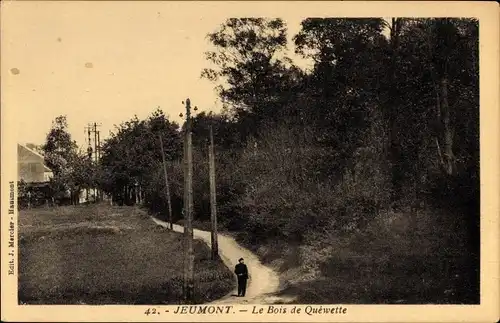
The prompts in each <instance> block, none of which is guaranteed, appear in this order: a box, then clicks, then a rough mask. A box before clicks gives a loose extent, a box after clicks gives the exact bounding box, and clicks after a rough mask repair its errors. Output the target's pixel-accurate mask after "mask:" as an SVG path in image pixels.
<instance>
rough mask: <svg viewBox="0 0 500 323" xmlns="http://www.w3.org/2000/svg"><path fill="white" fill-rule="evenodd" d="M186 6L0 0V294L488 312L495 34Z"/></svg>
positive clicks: (27, 299) (150, 305)
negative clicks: (488, 82)
mask: <svg viewBox="0 0 500 323" xmlns="http://www.w3.org/2000/svg"><path fill="white" fill-rule="evenodd" d="M243 2H245V1H243ZM187 3H188V2H186V3H183V2H182V1H179V2H176V1H165V2H161V1H158V2H144V3H142V4H139V3H138V2H134V1H124V2H119V1H113V2H78V1H75V2H72V1H68V2H50V1H39V2H25V3H24V4H16V5H14V4H13V3H12V2H10V1H7V2H4V3H3V5H2V11H4V9H8V10H5V12H2V39H1V40H2V62H1V63H2V65H1V69H2V74H1V80H2V115H4V113H6V112H5V111H8V115H9V117H6V118H5V119H4V117H2V155H4V149H8V150H9V151H10V152H11V153H12V154H15V156H14V155H13V156H10V157H9V158H10V159H11V160H12V163H13V166H12V167H11V168H9V169H10V170H7V169H6V168H5V167H6V166H5V163H6V162H5V160H7V158H5V159H4V158H2V178H3V181H2V196H4V194H6V195H5V196H7V197H6V200H4V197H2V218H3V219H2V221H3V222H2V228H3V230H2V240H3V241H2V245H4V244H5V245H4V247H5V249H4V247H3V249H2V252H3V256H2V281H4V276H5V277H6V279H9V280H10V279H15V281H14V282H13V284H15V285H12V286H16V287H15V290H9V291H8V292H6V291H4V290H3V288H2V302H3V300H4V297H9V298H12V299H14V301H13V302H14V304H15V306H17V307H16V308H19V309H20V310H21V311H24V310H25V309H27V310H29V309H30V308H33V306H34V305H36V306H44V307H46V308H51V307H50V306H51V305H79V306H85V305H127V306H128V307H126V308H136V307H133V306H130V305H134V306H138V305H142V306H141V307H140V308H141V309H140V310H135V312H136V314H137V315H139V316H141V317H142V319H141V320H142V321H148V320H150V319H151V320H162V319H163V320H166V321H176V320H180V319H182V320H189V319H190V318H189V317H190V315H198V316H197V317H198V319H201V320H205V321H207V320H212V321H213V320H214V319H217V316H220V317H222V316H224V315H226V316H228V317H229V318H228V319H230V318H231V315H237V314H244V315H247V316H248V317H247V318H246V319H245V320H246V321H257V320H262V319H264V320H267V316H262V315H272V316H273V317H274V318H273V320H278V318H276V317H277V316H279V315H281V314H287V315H288V314H290V315H291V314H294V313H295V312H296V315H297V318H299V317H301V316H300V315H305V316H304V317H305V319H308V320H315V319H316V320H344V321H345V320H349V317H348V315H349V312H348V309H349V311H350V310H351V309H350V306H353V305H354V306H355V305H465V306H469V305H477V306H479V305H483V304H484V299H482V297H484V288H485V287H488V286H484V285H483V284H484V282H483V281H482V279H481V272H482V270H484V268H482V266H483V264H484V261H483V260H482V259H483V257H484V255H483V254H482V252H481V246H482V245H483V246H485V243H486V241H489V240H486V238H485V237H484V230H486V229H487V228H485V227H484V225H485V224H486V225H489V226H490V227H492V226H494V225H495V224H496V226H497V227H498V219H497V218H496V217H494V218H493V219H492V220H491V222H489V224H488V223H485V222H484V217H485V216H486V214H485V210H487V209H486V208H485V207H484V204H483V203H482V199H481V196H482V194H484V191H483V190H484V189H487V188H485V185H486V184H484V183H483V181H482V177H481V174H482V172H483V169H482V168H483V167H484V165H482V164H481V163H480V160H481V161H482V160H483V158H484V157H485V155H484V151H481V153H482V155H481V158H480V146H481V142H480V139H481V140H483V137H482V136H483V135H484V132H483V131H482V128H481V127H483V125H481V126H480V110H481V109H484V107H481V109H480V61H481V64H483V61H482V60H481V59H480V48H481V50H482V48H483V44H482V43H481V41H480V32H482V28H490V27H491V26H487V25H485V24H483V23H480V19H479V18H478V17H477V16H475V15H472V14H471V15H470V16H455V15H449V16H446V15H440V16H432V15H429V16H427V17H426V16H414V17H412V15H411V14H406V15H395V14H386V15H380V14H379V15H372V16H367V15H366V14H363V15H359V16H356V15H351V16H341V15H339V16H336V15H335V14H331V15H322V16H319V15H317V14H314V13H312V14H310V15H308V14H307V11H303V12H300V11H297V10H296V11H294V12H293V14H291V13H290V14H287V13H285V11H284V10H283V11H281V12H282V13H281V14H277V13H278V12H280V11H279V10H275V11H273V12H272V13H273V14H272V15H271V14H267V15H266V14H262V13H261V14H259V13H257V12H255V13H252V12H251V11H244V10H240V11H235V10H233V11H228V12H224V11H221V10H215V9H214V10H211V7H210V6H211V5H213V6H214V8H216V6H219V7H217V8H220V6H224V3H212V2H209V1H207V2H191V3H190V4H189V5H188V4H187ZM229 4H231V3H230V2H228V5H229ZM247 4H248V5H251V4H252V3H251V2H247ZM254 4H255V3H254ZM285 4H286V2H278V3H275V4H274V5H275V6H282V5H283V6H284V5H285ZM327 4H328V2H325V5H327ZM311 5H312V4H311ZM337 5H338V4H337V3H335V2H330V3H329V6H330V7H331V8H334V7H335V6H337ZM386 5H388V6H391V4H386ZM189 6H192V7H193V8H198V9H196V10H190V9H189V8H191V7H189ZM309 6H310V5H309ZM233 7H235V8H237V5H236V4H234V3H233ZM307 7H308V6H307V4H305V8H307ZM496 8H497V7H496ZM483 9H484V8H483ZM483 11H484V10H483ZM493 11H494V10H493ZM245 12H247V13H245ZM332 12H333V11H332ZM379 12H380V11H379ZM209 13H210V14H209ZM21 19H22V22H21V21H20V20H21ZM495 19H497V20H498V17H496V18H495ZM496 23H497V24H498V22H496ZM492 26H494V25H492ZM496 26H497V27H498V25H496ZM497 33H498V31H497ZM497 42H498V39H497ZM496 48H497V49H498V45H497V47H496ZM4 53H5V54H4ZM496 55H497V57H496V58H497V60H498V52H497V53H496ZM495 64H497V65H496V67H498V61H497V62H496V63H495ZM492 67H495V66H492ZM481 68H484V67H483V66H482V67H481ZM497 69H498V68H497ZM497 74H498V73H497ZM496 77H498V75H496ZM482 81H483V80H482V79H481V82H482ZM495 82H496V80H494V81H493V83H492V84H493V85H495ZM481 84H483V83H481ZM496 85H498V84H497V83H496ZM497 87H498V86H497ZM497 91H498V89H497ZM481 93H483V92H481ZM481 95H483V94H481ZM494 95H495V94H494ZM497 96H498V95H497ZM483 102H484V101H482V98H481V105H482V104H483ZM492 102H493V101H492ZM495 102H496V101H495ZM496 108H498V107H496ZM482 114H483V110H481V115H482ZM6 127H8V128H6ZM6 129H8V133H9V134H8V135H9V136H10V137H9V138H10V139H9V141H8V142H7V141H5V138H4V136H6ZM480 134H481V136H480ZM497 140H498V138H497ZM6 145H9V146H8V148H6ZM5 151H6V150H5ZM493 154H496V152H493ZM495 156H497V155H495ZM486 158H488V157H486ZM495 158H496V157H495ZM9 162H10V161H9ZM495 162H496V161H495ZM480 164H481V165H480ZM490 164H491V162H490ZM496 167H497V168H498V165H497V166H496ZM4 174H5V176H4ZM491 174H492V175H494V174H498V171H497V170H496V171H495V172H493V173H491ZM495 198H498V196H496V197H495ZM4 202H5V203H4ZM490 202H491V201H490ZM493 210H495V209H493ZM497 211H498V210H497ZM491 215H492V214H491V213H490V214H489V216H490V218H491ZM497 215H498V214H497ZM495 221H496V222H495ZM488 237H489V238H488V239H492V237H491V234H489V235H488ZM493 241H494V243H495V244H494V245H491V243H489V242H488V243H489V244H488V246H490V245H491V248H492V249H491V250H498V247H497V244H498V236H497V237H496V238H495V237H493ZM495 241H496V242H495ZM495 248H496V249H495ZM483 252H484V250H483ZM492 259H493V262H494V261H497V260H495V259H498V258H497V257H496V258H492ZM497 265H498V264H497ZM497 269H498V268H497ZM497 277H498V274H497ZM490 282H493V283H494V282H495V280H493V281H492V280H490ZM496 283H497V284H498V279H497V280H496ZM496 292H498V291H496ZM6 295H8V296H6ZM495 296H496V297H498V295H497V294H495ZM497 300H498V299H497ZM245 305H248V306H247V307H241V309H239V307H238V310H237V309H236V308H237V306H245ZM298 306H300V307H301V310H302V313H300V309H299V307H298ZM353 308H354V307H353ZM352 311H354V309H353V310H352ZM82 313H83V312H82ZM489 313H490V312H489ZM494 313H498V311H497V312H494ZM212 314H213V315H214V316H212V318H211V319H209V317H210V315H212ZM47 315H49V314H47ZM259 315H261V316H259ZM325 315H326V316H328V318H325ZM2 316H3V314H2ZM33 317H36V316H33ZM181 317H182V318H181ZM204 317H205V318H204ZM413 317H415V316H413ZM235 318H236V316H233V319H235ZM39 319H40V317H39ZM46 319H49V320H50V315H49V316H48V317H47V318H46ZM96 319H97V317H96ZM401 319H403V318H401Z"/></svg>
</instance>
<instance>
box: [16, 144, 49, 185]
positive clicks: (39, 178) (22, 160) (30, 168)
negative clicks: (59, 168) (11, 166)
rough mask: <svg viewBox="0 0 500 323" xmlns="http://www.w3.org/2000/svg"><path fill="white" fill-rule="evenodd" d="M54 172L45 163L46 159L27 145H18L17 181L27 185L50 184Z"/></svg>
mask: <svg viewBox="0 0 500 323" xmlns="http://www.w3.org/2000/svg"><path fill="white" fill-rule="evenodd" d="M52 176H53V172H52V170H51V169H50V168H48V167H47V166H46V165H45V163H44V157H43V156H42V155H41V154H39V153H38V152H36V151H35V150H33V149H31V148H28V147H27V146H25V145H22V144H17V179H18V181H21V180H22V181H24V182H26V183H44V182H48V181H49V180H50V179H51V178H52Z"/></svg>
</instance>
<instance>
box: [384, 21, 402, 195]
mask: <svg viewBox="0 0 500 323" xmlns="http://www.w3.org/2000/svg"><path fill="white" fill-rule="evenodd" d="M401 23H402V21H401V18H392V26H391V39H390V41H391V50H392V56H391V63H390V68H389V78H390V79H389V93H388V94H389V96H388V99H389V100H387V107H386V109H387V111H386V114H387V116H386V117H387V120H388V124H387V126H388V128H389V140H388V144H389V149H388V156H389V160H390V162H391V175H392V176H391V178H392V186H393V196H392V199H393V201H394V200H397V199H398V198H399V197H400V196H401V189H402V182H401V181H402V176H401V174H402V168H401V163H402V160H401V151H400V142H399V140H400V138H399V135H398V134H399V129H398V120H397V115H398V109H399V97H400V94H399V91H398V87H397V80H396V69H397V56H398V50H399V33H400V29H401Z"/></svg>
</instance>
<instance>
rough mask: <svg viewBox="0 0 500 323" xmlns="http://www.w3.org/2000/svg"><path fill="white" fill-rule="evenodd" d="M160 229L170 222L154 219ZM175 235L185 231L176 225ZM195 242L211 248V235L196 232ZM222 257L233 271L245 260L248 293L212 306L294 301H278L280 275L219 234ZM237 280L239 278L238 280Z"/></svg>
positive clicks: (231, 240) (280, 299)
mask: <svg viewBox="0 0 500 323" xmlns="http://www.w3.org/2000/svg"><path fill="white" fill-rule="evenodd" d="M152 219H153V221H154V222H156V223H157V224H158V225H161V226H163V227H166V228H168V227H169V225H168V223H167V222H164V221H161V220H158V219H156V218H152ZM174 231H176V232H181V233H182V232H184V227H182V226H180V225H177V224H174ZM193 234H194V238H195V239H201V240H203V241H204V242H205V243H206V244H207V245H208V246H209V247H210V246H211V242H210V232H209V231H202V230H197V229H194V233H193ZM218 237H219V239H218V242H219V255H220V257H221V259H222V261H223V262H224V264H225V265H226V266H227V267H228V268H229V269H230V270H231V271H234V266H236V264H237V263H238V259H239V258H244V259H245V263H246V265H247V266H248V271H249V274H250V279H249V280H248V285H247V292H246V295H245V297H235V296H234V295H236V294H237V290H234V291H232V292H231V293H229V294H228V295H226V296H225V297H223V298H221V299H219V300H216V301H214V302H212V304H221V303H231V304H275V303H288V302H290V301H291V300H289V299H284V298H281V297H277V296H276V295H275V294H276V293H277V292H278V288H279V278H278V275H277V273H276V272H275V271H274V270H272V269H271V268H268V267H266V266H264V265H263V264H261V262H260V261H259V259H258V258H257V256H256V255H255V254H254V253H252V252H251V251H250V250H248V249H245V248H243V247H242V246H240V245H239V244H238V243H237V242H236V241H235V240H234V239H233V238H231V237H229V236H226V235H223V234H219V235H218ZM235 279H236V276H235Z"/></svg>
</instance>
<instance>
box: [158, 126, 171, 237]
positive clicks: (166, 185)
mask: <svg viewBox="0 0 500 323" xmlns="http://www.w3.org/2000/svg"><path fill="white" fill-rule="evenodd" d="M159 139H160V149H161V158H162V161H163V172H164V173H165V188H166V190H167V192H166V193H167V206H168V221H169V222H170V230H173V229H174V222H173V219H172V202H171V201H170V187H169V185H168V173H167V162H166V161H165V151H164V149H163V139H162V136H161V134H160V135H159Z"/></svg>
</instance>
